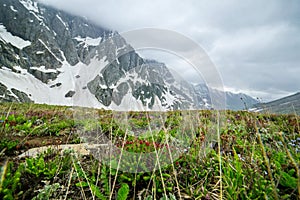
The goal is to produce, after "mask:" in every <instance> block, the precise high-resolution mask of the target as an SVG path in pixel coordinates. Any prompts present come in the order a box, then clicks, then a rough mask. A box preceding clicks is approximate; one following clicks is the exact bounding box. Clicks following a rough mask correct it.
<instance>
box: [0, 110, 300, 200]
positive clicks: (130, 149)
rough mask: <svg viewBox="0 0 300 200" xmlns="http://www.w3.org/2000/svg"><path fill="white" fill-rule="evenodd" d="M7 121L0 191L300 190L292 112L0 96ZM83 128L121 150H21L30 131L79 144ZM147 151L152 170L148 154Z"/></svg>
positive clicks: (160, 195) (190, 193) (298, 137)
mask: <svg viewBox="0 0 300 200" xmlns="http://www.w3.org/2000/svg"><path fill="white" fill-rule="evenodd" d="M218 116H220V118H219V117H218ZM0 120H1V121H0V134H1V135H0V138H1V139H0V163H1V166H2V167H1V176H0V178H1V182H0V199H51V198H52V199H53V198H54V199H60V198H61V199H120V200H121V199H139V198H140V199H297V198H298V196H299V194H300V172H299V165H300V129H299V127H300V126H299V116H295V115H271V114H258V113H249V112H242V111H239V112H233V111H226V112H225V111H222V112H220V113H218V112H217V111H193V112H183V111H182V112H179V111H174V112H166V113H159V112H112V111H105V110H96V109H87V108H86V109H81V108H69V107H65V106H48V105H37V104H0ZM219 124H220V126H218V125H219ZM137 133H138V134H137ZM80 136H84V137H85V139H87V140H88V141H95V140H93V139H95V138H97V137H100V136H101V137H105V138H106V139H109V140H110V141H111V142H112V143H113V144H114V145H115V146H116V147H118V148H117V151H118V152H119V153H118V154H116V156H115V157H111V158H110V159H109V160H106V162H102V161H99V160H98V159H96V158H97V156H96V154H91V155H89V156H78V155H76V154H74V152H73V151H72V150H69V151H66V152H64V153H63V155H62V154H61V153H60V152H57V151H54V150H49V151H48V152H46V153H43V154H40V155H39V156H38V157H36V158H26V159H19V158H18V157H17V155H19V154H20V153H22V152H24V151H26V150H27V149H28V148H31V147H33V146H31V145H33V144H32V141H33V140H35V141H36V140H39V139H41V140H43V139H45V138H47V140H50V139H51V138H55V140H57V139H60V138H64V140H61V141H63V143H78V142H81V141H82V140H81V139H80ZM65 138H67V139H65ZM174 138H175V139H174ZM98 139H99V138H98ZM99 140H101V138H100V139H99ZM212 140H215V141H216V143H214V145H213V146H212V147H210V145H209V144H208V142H210V141H212ZM51 141H52V140H51ZM53 141H54V140H53ZM83 142H84V141H83ZM34 144H35V145H36V146H42V145H43V144H44V143H43V142H42V141H41V142H40V144H36V143H34ZM179 147H180V148H181V150H182V149H184V151H182V152H181V153H179V149H178V148H179ZM176 152H177V154H176ZM149 153H153V154H152V155H154V160H151V159H152V158H151V157H149V159H150V160H149V162H154V161H156V162H154V165H153V166H152V167H154V169H155V170H152V168H151V165H149V164H147V163H146V162H145V163H143V162H144V161H145V160H143V159H144V158H145V157H147V155H149ZM127 155H133V156H132V157H130V156H127ZM157 158H160V159H157ZM108 161H109V162H108ZM124 169H130V170H127V171H126V170H124ZM128 171H130V172H128Z"/></svg>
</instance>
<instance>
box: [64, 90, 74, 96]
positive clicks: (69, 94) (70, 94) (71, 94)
mask: <svg viewBox="0 0 300 200" xmlns="http://www.w3.org/2000/svg"><path fill="white" fill-rule="evenodd" d="M74 94H75V91H72V90H70V91H69V92H68V93H67V94H65V97H66V98H71V97H73V96H74Z"/></svg>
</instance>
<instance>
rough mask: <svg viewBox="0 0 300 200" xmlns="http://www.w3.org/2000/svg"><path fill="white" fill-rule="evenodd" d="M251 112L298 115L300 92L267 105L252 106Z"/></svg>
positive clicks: (299, 112) (299, 111) (299, 113)
mask: <svg viewBox="0 0 300 200" xmlns="http://www.w3.org/2000/svg"><path fill="white" fill-rule="evenodd" d="M250 110H251V111H255V112H266V113H276V114H297V115H300V92H298V93H296V94H293V95H290V96H287V97H284V98H281V99H278V100H275V101H271V102H268V103H260V104H256V105H254V106H253V108H252V109H250Z"/></svg>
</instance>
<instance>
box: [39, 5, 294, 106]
mask: <svg viewBox="0 0 300 200" xmlns="http://www.w3.org/2000/svg"><path fill="white" fill-rule="evenodd" d="M41 2H44V3H47V4H50V5H52V6H54V7H57V8H59V9H63V10H66V11H68V12H71V13H73V14H78V15H81V16H86V17H87V18H88V19H90V20H92V21H94V22H95V23H98V24H99V25H101V26H104V27H107V28H110V29H113V30H117V31H118V32H126V31H130V30H132V29H140V28H145V27H152V28H162V29H169V30H173V31H176V32H178V33H181V34H183V35H185V36H187V37H189V38H191V39H192V40H194V41H195V42H197V43H198V44H199V45H200V46H201V47H202V48H203V49H204V50H205V51H206V52H207V54H208V56H209V58H210V59H211V60H212V62H213V63H214V64H215V66H216V68H217V69H218V71H219V73H220V75H221V78H222V79H223V83H224V86H225V88H227V89H229V90H231V91H236V92H239V91H241V92H245V93H246V94H250V95H252V96H254V97H260V98H262V100H263V101H268V100H271V99H275V98H279V97H282V96H285V95H288V94H292V93H295V92H298V91H300V78H299V77H300V1H299V0H289V1H284V0H281V1H279V0H243V1H240V0H226V1H217V0H186V1H182V0H123V1H121V0H119V1H117V0H106V1H104V0H63V1H62V0H41ZM141 53H142V52H141ZM142 54H143V53H142ZM145 55H151V56H154V57H155V58H161V59H162V61H164V62H166V63H167V64H168V65H174V63H183V62H182V61H174V60H173V58H172V56H159V53H158V52H157V51H156V53H155V52H150V53H149V52H148V53H147V52H145ZM183 65H184V64H183ZM185 67H189V66H185ZM179 73H180V72H179ZM192 74H193V73H192V72H189V71H188V70H186V74H185V75H184V76H185V78H187V77H189V76H191V77H190V79H191V80H195V77H192ZM187 79H188V78H187Z"/></svg>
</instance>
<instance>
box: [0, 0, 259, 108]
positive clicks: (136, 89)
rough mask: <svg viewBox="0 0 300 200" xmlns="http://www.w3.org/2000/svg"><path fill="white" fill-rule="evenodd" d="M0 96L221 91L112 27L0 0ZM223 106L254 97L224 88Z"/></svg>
mask: <svg viewBox="0 0 300 200" xmlns="http://www.w3.org/2000/svg"><path fill="white" fill-rule="evenodd" d="M0 52H1V53H0V77H1V79H0V102H10V101H16V102H35V103H46V104H55V105H75V106H88V107H97V108H105V109H114V110H176V109H212V107H213V106H212V99H213V98H215V99H218V98H220V97H221V96H222V95H224V92H223V91H218V90H214V89H211V88H208V87H207V86H206V85H205V84H198V85H196V86H195V85H193V84H191V83H189V82H187V81H184V80H178V79H177V78H175V77H174V76H173V74H172V73H171V72H170V71H169V69H168V67H167V66H166V65H165V64H164V63H161V62H158V61H155V60H147V59H144V58H142V57H140V56H139V55H138V54H137V53H136V52H135V50H134V48H133V47H131V46H130V44H128V43H127V42H126V41H125V39H124V38H122V36H121V35H119V34H118V33H117V32H116V31H112V30H107V29H105V28H103V27H100V26H97V25H95V24H93V23H91V22H90V21H88V20H87V19H85V18H82V17H78V16H73V15H71V14H68V13H66V12H64V11H61V10H57V9H54V8H52V7H48V6H45V5H43V4H40V3H38V2H37V1H35V0H1V3H0ZM225 96H226V99H227V101H226V108H227V109H232V110H241V109H247V107H251V106H252V105H253V104H256V103H257V101H256V100H255V99H253V98H252V97H250V96H247V95H245V94H234V93H230V92H225Z"/></svg>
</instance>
